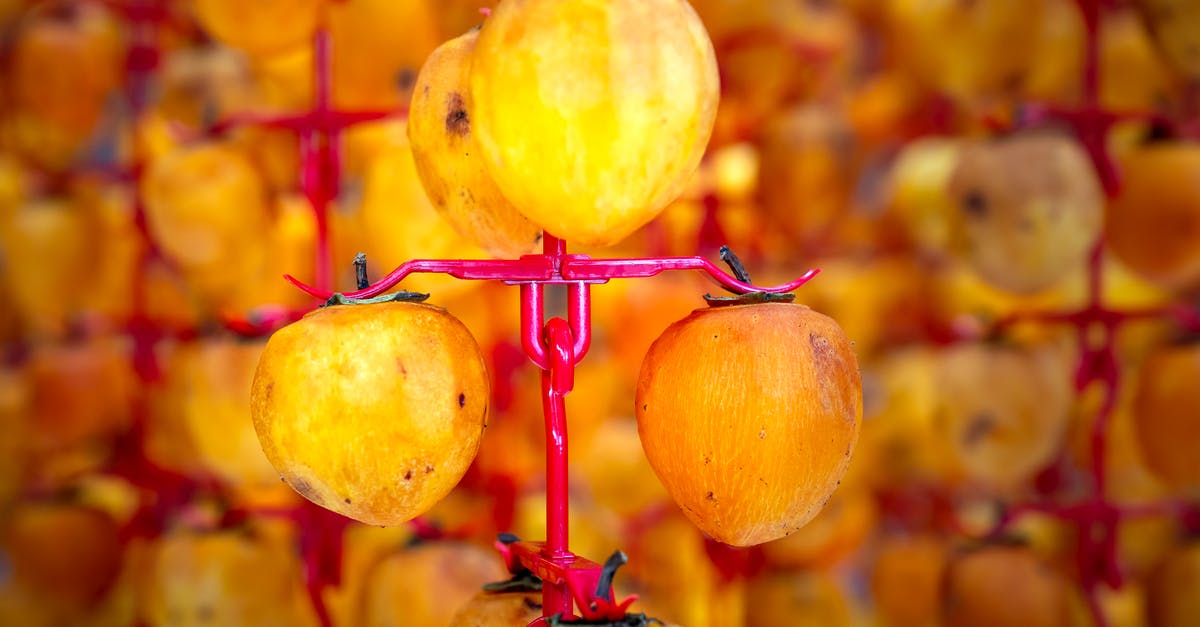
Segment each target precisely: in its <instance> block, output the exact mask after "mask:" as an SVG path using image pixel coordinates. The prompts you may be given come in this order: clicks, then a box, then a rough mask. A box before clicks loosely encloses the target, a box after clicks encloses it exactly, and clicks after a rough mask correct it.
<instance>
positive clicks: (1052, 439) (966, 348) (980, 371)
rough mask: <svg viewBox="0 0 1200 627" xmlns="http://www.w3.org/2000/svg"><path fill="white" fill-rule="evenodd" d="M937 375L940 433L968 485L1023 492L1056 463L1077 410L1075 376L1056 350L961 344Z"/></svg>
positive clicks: (936, 421)
mask: <svg viewBox="0 0 1200 627" xmlns="http://www.w3.org/2000/svg"><path fill="white" fill-rule="evenodd" d="M937 368H938V373H937V389H938V390H939V395H938V402H937V409H935V418H934V426H935V428H936V430H937V433H938V435H939V436H940V438H941V439H942V440H943V441H944V443H945V445H946V448H947V449H949V450H950V451H951V453H952V456H953V459H955V460H956V461H957V462H958V465H959V466H960V467H961V468H962V469H963V471H964V472H965V474H966V475H967V476H968V477H970V478H971V479H974V480H976V481H980V482H982V483H983V484H985V485H987V486H990V487H992V488H995V489H998V490H1001V491H1003V490H1011V489H1017V488H1019V487H1020V486H1021V485H1022V484H1023V483H1024V482H1025V481H1027V480H1028V479H1030V478H1031V477H1032V476H1033V474H1034V473H1036V472H1037V471H1038V470H1041V469H1042V468H1043V467H1044V466H1045V465H1046V464H1048V463H1050V461H1051V460H1052V459H1053V457H1054V455H1055V454H1056V453H1057V452H1058V451H1059V447H1060V446H1061V445H1062V442H1063V438H1064V436H1065V433H1066V429H1067V423H1068V421H1069V418H1070V409H1071V385H1070V371H1069V369H1068V367H1067V364H1066V361H1065V360H1064V359H1063V358H1062V357H1061V356H1059V355H1057V354H1056V353H1055V351H1054V350H1053V349H1052V348H1048V347H1030V348H1020V347H1003V346H988V345H982V344H980V345H973V344H962V345H958V346H955V347H952V348H950V349H947V351H946V352H944V353H943V354H942V355H941V356H940V358H939V362H938V366H937Z"/></svg>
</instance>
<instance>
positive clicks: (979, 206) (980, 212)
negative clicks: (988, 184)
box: [962, 189, 988, 218]
mask: <svg viewBox="0 0 1200 627" xmlns="http://www.w3.org/2000/svg"><path fill="white" fill-rule="evenodd" d="M962 210H963V212H964V213H966V214H967V215H969V216H971V217H973V218H982V217H984V216H986V215H987V212H988V202H987V197H986V196H984V195H983V192H981V191H979V190H977V189H973V190H970V191H968V192H967V193H966V194H965V195H963V198H962Z"/></svg>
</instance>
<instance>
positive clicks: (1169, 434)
mask: <svg viewBox="0 0 1200 627" xmlns="http://www.w3.org/2000/svg"><path fill="white" fill-rule="evenodd" d="M1198 376H1200V343H1193V344H1184V345H1179V346H1171V347H1164V348H1161V349H1159V350H1157V351H1155V352H1154V353H1153V354H1151V355H1150V356H1149V357H1148V358H1147V359H1146V361H1145V362H1144V363H1143V364H1142V368H1141V373H1140V374H1139V375H1138V383H1137V392H1136V394H1135V396H1134V404H1133V416H1134V418H1135V419H1134V420H1133V425H1134V433H1135V435H1136V437H1137V442H1138V444H1140V446H1141V450H1142V458H1143V459H1144V460H1145V463H1146V466H1147V467H1148V468H1149V469H1150V470H1151V471H1152V472H1153V473H1154V474H1155V475H1157V476H1158V477H1159V478H1160V479H1162V480H1163V481H1164V482H1166V483H1167V484H1168V485H1171V486H1175V487H1177V488H1187V489H1195V488H1198V487H1200V459H1197V458H1196V456H1195V455H1193V454H1191V453H1192V452H1191V450H1190V447H1188V446H1187V444H1186V443H1187V442H1189V441H1192V437H1193V436H1195V435H1197V434H1200V389H1197V387H1196V381H1197V377H1198Z"/></svg>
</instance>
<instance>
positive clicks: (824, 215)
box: [758, 105, 856, 243]
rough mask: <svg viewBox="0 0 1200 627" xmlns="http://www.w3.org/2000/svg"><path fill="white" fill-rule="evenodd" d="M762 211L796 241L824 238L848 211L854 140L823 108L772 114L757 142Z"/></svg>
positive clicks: (834, 114) (840, 120) (839, 119)
mask: <svg viewBox="0 0 1200 627" xmlns="http://www.w3.org/2000/svg"><path fill="white" fill-rule="evenodd" d="M760 150H761V153H760V154H761V159H762V165H761V168H760V170H759V184H758V191H759V196H760V199H761V202H762V206H763V209H765V210H766V211H767V213H769V214H770V215H771V217H772V218H773V219H774V221H775V222H776V224H779V225H780V226H782V227H783V228H784V229H785V230H786V231H787V232H788V233H789V234H791V235H792V237H793V238H795V239H796V240H798V241H800V242H807V243H821V242H824V241H826V240H827V239H828V238H829V237H830V236H831V235H832V232H833V229H834V228H835V227H836V226H837V225H838V221H839V219H841V218H842V217H844V216H845V214H847V213H848V212H849V210H850V207H849V205H850V199H851V194H852V191H853V190H852V187H853V184H852V179H853V177H854V176H855V174H856V173H855V172H854V166H853V161H854V152H853V151H854V143H853V141H852V138H851V136H850V128H849V126H848V124H847V123H846V120H845V119H843V118H842V117H841V116H840V115H839V114H838V113H837V112H835V111H832V110H830V108H828V107H821V106H818V105H807V106H803V107H797V108H795V109H792V110H790V111H786V112H784V113H782V114H781V115H779V116H777V117H775V118H772V119H771V120H770V121H769V122H768V123H767V124H766V125H765V127H764V129H763V135H762V139H761V140H760Z"/></svg>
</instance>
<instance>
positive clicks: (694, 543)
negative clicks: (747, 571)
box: [622, 507, 721, 625]
mask: <svg viewBox="0 0 1200 627" xmlns="http://www.w3.org/2000/svg"><path fill="white" fill-rule="evenodd" d="M623 548H624V549H625V550H626V551H628V553H629V565H628V566H626V567H625V568H626V570H622V576H624V575H625V574H626V573H627V574H628V575H629V577H631V578H632V582H633V583H634V584H635V585H636V586H637V591H638V596H639V601H638V605H639V606H641V607H645V608H646V609H647V613H648V614H649V615H650V616H656V617H662V618H668V617H669V618H671V619H674V620H676V621H678V622H679V623H681V624H683V625H706V624H713V619H712V611H711V608H710V607H709V605H710V601H711V600H712V597H713V596H714V595H715V594H717V590H718V589H719V588H720V587H721V586H720V585H719V581H718V573H717V570H716V567H715V566H713V563H712V561H711V560H709V558H708V555H707V553H706V552H705V548H704V537H703V536H702V535H701V533H700V531H699V530H697V529H696V527H695V526H694V525H692V524H691V523H690V522H689V521H688V519H687V518H686V517H685V516H684V515H683V513H682V512H681V511H680V510H679V509H677V508H674V507H671V508H669V509H668V510H666V511H664V512H663V513H662V514H661V516H658V517H655V518H650V522H649V524H644V525H642V526H641V527H639V528H638V532H637V533H632V534H629V536H628V540H627V541H626V542H625V546H624V547H623ZM678 573H688V575H687V576H686V577H680V576H679V575H678Z"/></svg>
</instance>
